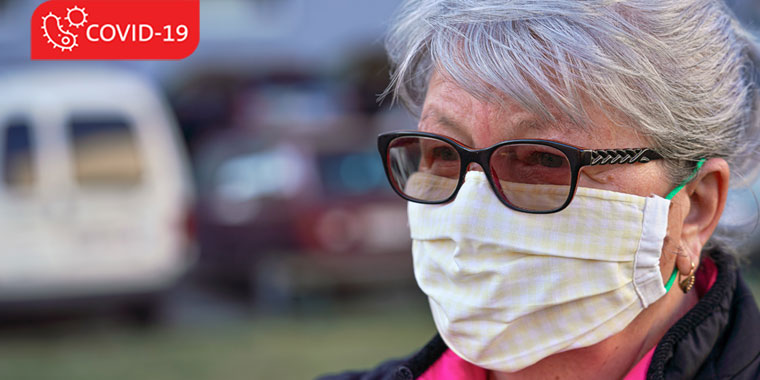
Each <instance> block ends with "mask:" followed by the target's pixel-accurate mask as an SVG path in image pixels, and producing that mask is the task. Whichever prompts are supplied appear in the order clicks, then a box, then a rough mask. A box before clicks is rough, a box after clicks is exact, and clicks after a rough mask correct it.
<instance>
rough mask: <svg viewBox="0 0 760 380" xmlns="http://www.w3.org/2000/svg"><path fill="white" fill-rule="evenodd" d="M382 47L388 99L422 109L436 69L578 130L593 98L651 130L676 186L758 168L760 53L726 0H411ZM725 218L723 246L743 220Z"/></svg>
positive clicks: (746, 175)
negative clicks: (705, 175)
mask: <svg viewBox="0 0 760 380" xmlns="http://www.w3.org/2000/svg"><path fill="white" fill-rule="evenodd" d="M386 47H387V50H388V53H389V56H390V60H391V64H392V73H391V74H392V75H391V84H390V86H389V87H388V90H386V93H385V95H387V94H388V93H390V92H392V93H393V94H394V95H393V96H394V100H396V99H398V100H400V101H401V102H402V103H403V104H404V105H406V106H407V107H408V108H409V109H410V110H412V111H413V112H415V113H417V112H419V110H420V108H421V105H422V103H423V101H424V97H425V92H426V90H427V85H428V81H429V79H430V76H431V75H432V73H433V71H440V72H441V73H443V74H445V75H446V76H447V77H449V78H450V79H451V80H453V81H455V83H457V84H458V85H459V86H460V87H462V88H464V89H466V90H467V91H468V92H469V93H471V94H473V95H474V96H476V97H478V98H480V99H482V100H486V101H496V102H499V101H501V99H502V96H503V95H507V96H509V97H510V98H512V99H514V100H516V101H517V102H519V103H520V104H521V105H522V106H523V107H524V108H525V109H527V110H530V111H531V112H534V113H536V114H538V115H542V116H544V117H546V118H548V119H553V116H552V114H551V112H550V111H549V109H551V107H558V108H559V109H560V110H561V111H562V112H563V113H564V114H566V115H568V116H569V117H570V118H571V119H572V120H574V121H576V123H575V124H577V125H578V126H579V127H582V125H583V124H584V121H587V120H588V113H587V110H586V108H584V102H586V103H588V102H589V101H590V102H591V103H592V105H593V106H595V107H598V108H601V109H604V110H607V111H608V116H609V117H611V118H612V120H614V121H616V122H621V123H625V125H629V126H631V127H633V128H635V129H636V131H637V132H638V133H640V134H641V135H642V136H644V137H645V138H647V139H648V140H649V141H650V143H651V144H652V147H653V148H655V149H656V150H657V151H659V152H660V153H662V154H663V155H664V156H665V157H666V167H667V171H668V173H669V175H670V176H671V178H670V180H671V181H672V182H673V184H678V183H679V182H681V181H683V180H684V179H686V178H687V177H688V176H689V174H690V173H691V171H692V170H693V168H694V166H695V163H696V162H697V161H698V160H700V159H702V158H712V157H722V158H724V159H726V161H727V162H728V163H729V166H730V168H731V171H732V186H739V185H746V184H747V183H749V182H750V181H751V180H752V178H754V175H755V174H756V173H755V169H756V168H757V167H758V160H757V159H758V154H759V152H758V145H759V144H760V138H758V135H759V134H760V120H759V118H758V105H760V96H758V88H757V86H756V84H757V83H758V80H757V77H758V72H759V71H758V63H760V50H758V47H757V45H756V44H755V42H754V41H753V40H752V37H751V35H750V34H749V33H747V32H746V31H745V30H744V29H743V28H742V26H741V25H739V23H738V22H737V21H736V18H735V17H734V16H733V15H732V13H731V12H730V10H729V9H728V8H727V7H726V6H725V4H724V3H723V2H722V1H720V0H541V1H536V0H509V1H505V0H408V1H406V2H405V4H404V5H403V6H402V7H401V9H400V12H399V14H398V18H397V20H396V22H395V24H394V26H393V27H392V29H391V31H390V34H389V36H388V38H387V40H386ZM547 99H549V101H550V102H553V104H547ZM723 219H725V220H727V219H729V218H728V217H725V216H724V218H723ZM722 223H723V220H722ZM732 223H733V224H732ZM723 224H724V225H725V226H728V228H723V229H719V230H718V231H716V233H715V234H714V235H713V239H712V242H713V243H717V244H719V245H721V246H723V247H724V248H725V247H730V245H731V244H730V240H735V239H734V237H733V236H729V235H728V231H730V230H731V229H732V226H733V225H734V224H736V223H735V222H732V221H730V220H728V221H727V224H726V223H723Z"/></svg>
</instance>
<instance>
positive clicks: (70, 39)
mask: <svg viewBox="0 0 760 380" xmlns="http://www.w3.org/2000/svg"><path fill="white" fill-rule="evenodd" d="M42 31H43V33H44V36H45V38H47V42H48V43H49V44H53V47H54V48H57V49H61V51H62V52H64V51H66V50H68V51H71V50H72V49H74V47H76V46H79V45H77V35H76V34H74V33H71V32H69V31H68V30H64V29H63V28H62V27H61V18H60V17H58V16H56V15H54V14H53V12H50V13H48V14H47V16H43V17H42Z"/></svg>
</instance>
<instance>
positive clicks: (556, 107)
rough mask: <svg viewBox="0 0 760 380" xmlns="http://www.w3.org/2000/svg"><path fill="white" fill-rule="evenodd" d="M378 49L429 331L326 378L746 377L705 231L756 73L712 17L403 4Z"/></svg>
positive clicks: (747, 50) (734, 158)
mask: <svg viewBox="0 0 760 380" xmlns="http://www.w3.org/2000/svg"><path fill="white" fill-rule="evenodd" d="M388 49H389V53H390V57H391V60H392V62H393V67H394V71H393V76H392V84H391V90H393V91H394V93H395V95H396V96H397V97H398V98H399V99H400V100H401V101H403V102H404V103H405V104H406V105H407V106H408V107H409V108H410V109H412V110H413V111H415V112H417V113H418V115H419V131H417V132H396V133H389V134H384V135H381V136H380V138H379V148H380V152H381V155H382V157H383V162H384V164H385V167H386V173H387V175H388V179H389V181H390V183H391V185H392V186H393V188H394V189H395V191H396V192H397V193H398V194H399V195H400V196H401V197H403V198H405V199H407V200H408V201H409V225H410V229H411V235H412V239H413V247H412V253H413V257H414V268H415V276H416V279H417V281H418V283H419V286H420V288H421V289H422V290H423V291H424V292H425V294H426V295H427V296H428V298H429V302H430V307H431V310H432V314H433V319H434V321H435V324H436V327H437V329H438V332H439V335H438V336H436V337H435V338H434V339H433V340H432V341H431V342H429V343H428V344H427V345H426V346H425V347H424V348H423V349H422V350H421V351H420V352H419V353H417V354H415V355H412V356H411V357H409V358H406V359H402V360H395V361H391V362H387V363H385V364H383V365H381V366H380V367H378V368H377V369H375V370H373V371H370V372H366V373H346V374H343V375H339V376H337V378H341V379H412V378H415V379H475V380H477V379H543V378H551V379H576V378H577V379H621V378H626V379H643V378H652V379H660V378H667V379H691V378H700V379H717V378H720V379H723V378H737V379H758V378H760V313H758V309H757V306H756V304H755V303H754V300H753V297H752V295H751V293H750V291H749V290H748V288H747V286H746V285H745V283H744V282H743V281H742V279H741V276H740V275H739V272H738V270H737V266H736V260H735V259H733V258H732V256H731V255H730V254H729V251H730V247H731V245H733V244H735V243H736V242H735V241H732V239H731V238H728V237H727V236H728V235H726V232H729V231H726V230H725V229H721V227H720V226H721V224H720V223H719V221H720V220H721V216H722V214H723V211H724V207H725V205H726V198H727V194H728V190H729V182H730V181H729V178H730V177H731V176H733V182H731V184H732V185H734V184H738V183H739V182H740V181H737V179H742V180H748V179H749V178H750V177H751V174H752V173H751V171H752V169H754V168H755V167H756V166H757V165H758V162H757V152H758V143H760V140H759V139H758V136H757V134H758V129H759V128H760V121H759V120H758V114H757V113H758V106H759V105H760V98H759V97H758V95H759V93H758V88H757V82H756V80H757V74H758V68H757V67H756V65H757V63H758V62H757V58H758V56H757V50H756V47H755V45H754V44H753V42H751V40H750V37H749V36H748V34H747V33H746V32H745V31H744V30H743V29H742V28H741V26H739V24H738V23H737V22H736V21H735V19H734V17H733V16H732V15H731V13H730V12H729V11H728V10H727V9H726V7H725V6H724V4H723V3H722V2H721V1H718V0H541V1H530V0H498V1H497V0H418V1H409V2H407V4H405V6H404V7H403V9H402V12H401V13H400V17H399V19H398V20H397V21H396V24H395V27H394V28H393V29H392V32H391V34H390V37H389V39H388ZM723 221H724V222H725V217H724V218H723Z"/></svg>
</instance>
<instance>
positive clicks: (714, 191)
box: [679, 158, 730, 272]
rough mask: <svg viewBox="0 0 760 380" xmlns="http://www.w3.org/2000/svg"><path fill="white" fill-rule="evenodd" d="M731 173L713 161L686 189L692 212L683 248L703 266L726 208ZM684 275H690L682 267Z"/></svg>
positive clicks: (686, 222) (719, 161)
mask: <svg viewBox="0 0 760 380" xmlns="http://www.w3.org/2000/svg"><path fill="white" fill-rule="evenodd" d="M729 174H730V170H729V167H728V163H727V162H726V161H725V160H724V159H722V158H711V159H709V160H707V161H705V163H704V164H703V165H702V168H701V169H700V170H699V173H697V175H696V177H694V179H693V180H691V182H689V183H688V184H687V185H686V187H685V188H684V190H685V191H684V194H685V196H686V197H687V198H688V200H687V202H688V205H689V206H688V207H689V211H688V214H687V215H686V218H684V221H683V228H682V229H681V244H682V249H683V250H684V251H685V253H686V254H687V255H688V256H690V258H691V259H692V260H694V263H695V264H698V263H699V255H700V252H701V251H702V247H704V245H705V243H707V240H709V239H710V236H711V235H712V233H713V231H715V227H716V226H717V225H718V221H719V220H720V216H721V215H722V214H723V208H724V207H725V205H726V196H727V194H728V181H729ZM679 270H680V271H681V272H688V271H689V263H686V266H685V267H683V268H682V267H681V265H679Z"/></svg>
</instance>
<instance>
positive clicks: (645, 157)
mask: <svg viewBox="0 0 760 380" xmlns="http://www.w3.org/2000/svg"><path fill="white" fill-rule="evenodd" d="M662 158H663V157H662V155H660V154H659V153H657V152H655V151H653V150H651V149H649V148H628V149H599V150H584V151H582V158H581V161H582V164H583V165H590V166H594V165H614V164H635V163H637V162H641V163H647V162H649V161H652V160H659V159H662Z"/></svg>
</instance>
